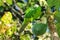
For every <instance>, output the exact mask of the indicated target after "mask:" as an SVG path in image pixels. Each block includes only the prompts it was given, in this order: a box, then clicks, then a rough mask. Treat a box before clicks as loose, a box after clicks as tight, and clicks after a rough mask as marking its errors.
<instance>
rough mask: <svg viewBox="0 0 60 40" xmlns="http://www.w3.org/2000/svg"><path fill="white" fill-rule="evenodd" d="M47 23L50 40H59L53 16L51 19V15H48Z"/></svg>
mask: <svg viewBox="0 0 60 40" xmlns="http://www.w3.org/2000/svg"><path fill="white" fill-rule="evenodd" d="M47 21H48V27H49V30H50V33H51V40H60V39H59V36H58V34H57V31H56V26H55V23H54V16H52V17H51V15H50V16H49V17H48V19H47Z"/></svg>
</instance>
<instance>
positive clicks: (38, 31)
mask: <svg viewBox="0 0 60 40" xmlns="http://www.w3.org/2000/svg"><path fill="white" fill-rule="evenodd" d="M13 1H14V0H0V12H4V15H3V16H2V17H1V18H0V21H1V24H0V35H1V38H2V40H4V37H5V36H6V37H13V35H14V33H15V32H16V31H17V28H18V27H17V23H16V22H15V21H14V20H13V19H12V18H13V16H12V13H11V12H10V11H8V12H6V11H5V10H9V9H10V8H9V7H10V6H11V7H12V6H16V5H18V7H17V6H16V8H15V9H16V11H17V10H19V9H22V10H23V11H24V13H25V15H24V18H23V19H24V21H23V22H22V29H23V30H24V28H25V27H26V26H27V25H28V24H29V23H32V25H31V26H30V25H28V26H27V27H28V28H27V29H31V30H32V31H31V30H29V31H30V33H31V35H32V34H33V35H35V36H41V35H43V34H44V33H45V32H46V30H47V18H46V17H45V16H46V15H43V17H41V15H42V11H41V6H40V5H39V4H38V3H37V0H21V1H19V0H16V4H15V5H14V3H13ZM53 1H54V2H53ZM59 2H60V1H59V0H47V3H48V4H49V7H50V8H51V7H52V6H55V8H56V13H55V14H54V17H55V23H56V29H57V32H58V34H59V36H60V29H59V28H60V25H59V24H60V10H58V9H59V8H60V6H59V5H60V3H59ZM5 3H6V4H8V6H9V7H8V6H6V4H5ZM52 3H53V4H52ZM35 4H37V5H38V6H36V5H35ZM19 11H20V10H19ZM17 13H18V12H17ZM52 13H53V12H52ZM20 16H21V15H20ZM40 17H41V18H40ZM36 19H39V20H36ZM15 20H16V19H15ZM19 21H20V20H19ZM34 21H35V22H34ZM27 29H26V30H27ZM19 31H20V30H19ZM22 34H23V35H19V39H21V40H30V39H31V35H29V33H28V34H25V35H24V32H23V33H22ZM13 40H18V39H13Z"/></svg>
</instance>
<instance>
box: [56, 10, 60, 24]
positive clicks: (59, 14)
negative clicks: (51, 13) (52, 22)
mask: <svg viewBox="0 0 60 40" xmlns="http://www.w3.org/2000/svg"><path fill="white" fill-rule="evenodd" d="M55 19H56V21H57V22H58V23H60V12H59V11H56V13H55Z"/></svg>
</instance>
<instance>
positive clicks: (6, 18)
mask: <svg viewBox="0 0 60 40" xmlns="http://www.w3.org/2000/svg"><path fill="white" fill-rule="evenodd" d="M1 21H2V22H3V23H5V24H9V23H10V22H11V21H12V14H11V12H5V14H4V15H3V16H2V18H1Z"/></svg>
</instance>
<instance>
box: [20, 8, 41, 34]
mask: <svg viewBox="0 0 60 40" xmlns="http://www.w3.org/2000/svg"><path fill="white" fill-rule="evenodd" d="M25 12H26V14H25V16H24V21H23V23H22V27H21V28H20V32H19V33H21V32H22V31H23V30H24V29H25V27H26V26H27V25H28V23H29V22H32V21H33V20H35V19H37V18H38V17H40V15H41V7H32V8H28V9H27V10H26V11H25Z"/></svg>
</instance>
